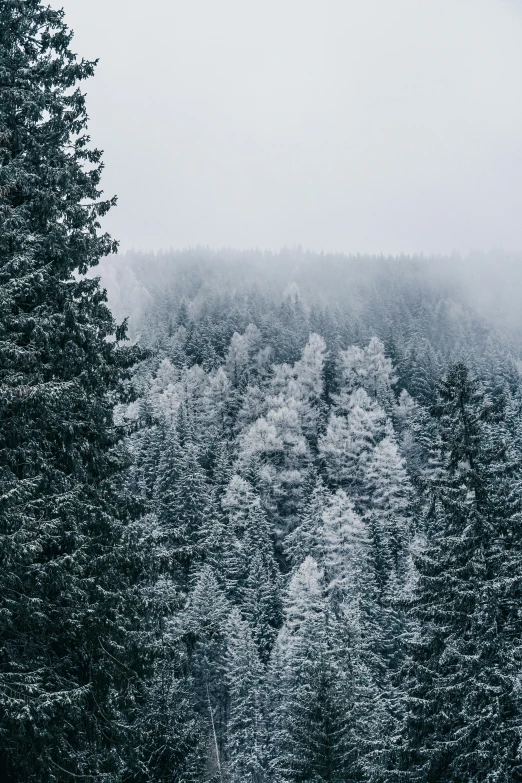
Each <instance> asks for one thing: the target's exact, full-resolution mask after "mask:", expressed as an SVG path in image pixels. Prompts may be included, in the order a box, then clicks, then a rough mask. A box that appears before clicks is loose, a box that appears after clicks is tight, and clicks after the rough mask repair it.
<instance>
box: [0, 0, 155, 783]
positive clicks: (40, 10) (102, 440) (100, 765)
mask: <svg viewBox="0 0 522 783" xmlns="http://www.w3.org/2000/svg"><path fill="white" fill-rule="evenodd" d="M71 37H72V34H71V32H70V31H69V30H68V29H67V27H66V25H65V24H64V21H63V12H62V11H55V10H52V9H51V8H50V7H48V6H46V5H44V4H43V3H41V2H39V0H24V1H22V0H6V2H3V3H2V4H1V5H0V88H1V96H2V97H1V100H0V161H1V165H0V387H1V401H2V402H1V406H0V419H1V422H0V497H1V503H0V563H1V567H0V593H1V599H0V601H1V611H0V638H1V640H2V652H1V653H0V736H1V738H2V739H1V745H2V752H1V754H0V756H1V757H0V777H1V778H2V780H4V781H13V783H14V781H16V782H17V783H23V782H24V781H42V782H45V781H50V780H62V779H63V780H65V779H67V780H69V779H73V777H74V776H75V775H76V776H80V777H81V776H84V775H88V776H91V777H92V778H95V777H100V778H101V777H102V776H111V775H112V776H113V779H116V778H117V777H118V776H119V775H120V774H123V773H124V772H125V770H126V769H128V766H129V764H130V761H129V757H130V756H132V752H131V751H130V745H132V739H131V736H132V729H131V726H132V723H133V721H134V718H133V714H134V711H135V709H137V707H138V705H139V701H140V698H141V697H140V693H141V686H140V680H141V676H142V674H143V672H144V671H145V669H144V659H143V656H142V654H141V652H140V646H139V643H138V635H137V630H138V627H139V624H140V617H141V616H142V604H141V600H140V596H139V593H138V592H137V591H135V588H134V586H135V585H136V583H137V581H138V580H139V579H140V578H141V576H142V572H143V566H144V553H143V551H140V550H139V549H138V546H137V544H136V543H135V540H136V537H137V536H138V535H139V531H138V529H137V527H136V526H132V525H130V524H129V520H130V515H131V513H132V514H133V513H134V510H133V508H132V506H133V503H132V501H131V502H129V503H127V502H126V501H125V500H124V499H123V497H122V495H121V493H120V492H119V487H118V486H117V485H118V484H119V483H121V470H122V468H123V467H124V466H125V463H126V457H125V455H124V453H123V451H122V449H121V448H119V447H118V446H117V444H118V441H119V438H120V433H119V431H118V430H117V429H116V428H115V426H114V423H113V404H114V402H116V401H117V400H118V398H119V396H120V392H121V391H122V382H123V379H124V376H125V372H126V368H128V367H129V366H130V365H131V364H132V363H133V362H134V360H135V358H136V357H137V355H138V354H137V351H135V350H132V349H125V348H123V347H122V346H121V340H122V339H123V338H124V337H125V326H124V325H123V326H121V327H116V325H115V323H114V321H113V318H112V315H111V313H110V311H109V310H108V308H107V306H106V304H105V302H106V297H105V292H104V291H102V290H101V289H100V286H99V281H98V279H97V278H89V279H88V278H86V277H85V273H86V272H87V271H88V270H89V269H90V268H91V267H93V266H95V265H96V264H97V263H98V261H99V259H100V258H101V257H102V256H105V255H106V254H107V253H110V252H112V251H114V250H115V248H116V244H115V242H114V241H113V240H112V239H111V238H110V237H109V236H108V235H106V234H101V233H100V232H99V227H100V226H99V219H100V218H101V217H102V216H103V215H104V214H105V213H106V212H107V210H108V209H109V208H110V206H111V205H112V204H113V203H114V200H102V198H101V191H100V189H99V183H100V176H101V170H102V163H101V153H100V152H99V151H98V150H94V149H92V148H91V147H90V146H89V139H88V136H87V135H86V132H85V129H86V124H87V113H86V107H85V97H84V95H83V93H82V91H81V89H80V86H79V83H80V82H82V81H83V80H85V79H86V78H88V77H90V76H91V75H92V73H93V70H94V65H95V64H94V63H92V62H87V61H84V60H81V61H80V60H78V59H77V58H76V57H75V55H73V54H72V52H71V49H70V42H71ZM111 337H113V338H114V337H115V338H116V340H114V339H112V340H111V339H108V338H111ZM127 750H129V753H127Z"/></svg>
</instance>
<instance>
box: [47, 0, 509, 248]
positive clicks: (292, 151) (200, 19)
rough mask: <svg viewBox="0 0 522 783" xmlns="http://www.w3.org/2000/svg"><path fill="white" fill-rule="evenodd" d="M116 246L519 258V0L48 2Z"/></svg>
mask: <svg viewBox="0 0 522 783" xmlns="http://www.w3.org/2000/svg"><path fill="white" fill-rule="evenodd" d="M52 2H53V5H54V6H56V7H64V8H65V10H66V15H67V20H68V22H69V24H70V26H71V27H72V28H73V29H74V31H75V39H74V46H73V48H74V49H75V50H76V51H77V52H78V53H79V54H81V55H83V56H85V57H88V58H95V57H99V58H100V64H99V66H98V70H97V75H96V77H95V78H94V79H92V80H91V81H90V82H89V83H87V85H86V90H87V93H88V107H89V113H90V117H91V122H90V131H91V134H92V137H93V141H94V142H95V143H96V145H97V146H99V147H101V148H102V149H104V150H105V155H104V160H105V164H106V171H105V177H104V185H105V191H106V193H107V194H108V195H112V193H117V194H118V196H119V205H118V207H117V208H116V209H115V210H113V212H112V213H111V215H110V216H108V218H107V219H106V221H105V226H106V227H107V228H108V229H109V230H110V231H111V232H112V233H113V234H114V235H115V236H116V237H118V238H119V239H120V240H121V245H122V249H128V248H131V247H135V248H142V249H160V248H169V247H175V248H179V247H186V246H189V245H210V246H213V247H223V246H227V247H237V248H250V247H258V248H269V249H279V248H280V247H282V246H285V245H286V246H294V245H298V244H301V245H302V246H303V247H305V248H310V249H314V250H321V249H324V250H334V251H344V252H348V253H350V252H368V251H370V252H374V251H379V252H380V251H383V252H393V253H397V252H402V251H404V252H413V251H425V252H436V251H443V252H450V251H452V250H454V249H456V250H460V251H462V252H466V251H468V250H469V249H472V248H473V249H483V250H489V249H491V248H492V247H496V246H501V247H504V248H506V249H522V195H521V194H522V0H357V1H355V0H148V1H147V2H146V3H144V2H143V0H139V1H138V0H62V2H59V0H52Z"/></svg>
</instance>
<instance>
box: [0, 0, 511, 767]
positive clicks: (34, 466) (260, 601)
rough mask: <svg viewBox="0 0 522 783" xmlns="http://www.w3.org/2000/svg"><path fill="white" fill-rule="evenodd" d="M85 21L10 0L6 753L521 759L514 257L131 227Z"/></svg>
mask: <svg viewBox="0 0 522 783" xmlns="http://www.w3.org/2000/svg"><path fill="white" fill-rule="evenodd" d="M71 39H72V33H71V32H70V30H68V28H67V26H66V24H65V22H64V14H63V12H62V11H56V10H53V9H52V8H51V7H48V6H47V5H45V4H43V3H41V2H40V0H4V2H3V3H0V89H1V99H0V780H1V781H2V783H3V781H6V783H65V782H66V781H72V780H87V781H96V782H97V783H348V782H349V781H350V782H351V781H358V782H359V783H380V782H381V781H382V783H384V782H386V783H388V782H389V781H401V783H402V782H403V781H411V783H414V782H415V783H439V782H440V783H457V782H458V783H460V782H462V783H512V781H513V782H514V781H522V746H521V731H522V703H521V690H522V689H521V674H522V650H521V645H522V611H521V606H522V551H521V550H522V514H521V511H522V509H521V499H522V485H521V479H522V418H521V413H522V392H521V377H520V368H521V358H522V357H521V349H522V339H521V335H520V329H519V326H518V318H517V307H516V303H517V301H518V300H517V286H516V283H517V280H518V277H517V274H518V273H516V274H515V271H514V270H515V267H514V264H515V263H516V259H514V258H509V257H501V255H500V254H499V255H498V257H496V256H495V255H493V256H491V258H489V259H488V258H480V257H470V258H468V259H464V260H463V261H462V260H459V259H457V258H448V259H423V258H417V259H415V258H397V259H393V258H388V259H386V258H365V257H354V258H345V257H342V256H323V255H314V254H310V253H305V252H303V251H301V250H292V251H290V250H286V251H282V252H281V253H280V254H267V253H257V252H246V253H239V252H232V251H226V252H225V251H224V252H217V251H216V252H213V251H209V250H198V249H194V250H190V251H180V252H178V253H165V254H162V255H156V256H154V255H147V254H138V253H129V254H126V255H124V256H122V257H119V258H117V259H114V258H112V257H110V254H112V253H114V252H115V251H116V249H117V243H116V242H115V241H114V240H113V239H112V238H111V237H110V236H109V235H107V234H105V233H103V231H102V228H101V223H102V219H103V217H104V216H105V214H106V213H107V212H108V210H109V209H110V208H111V207H112V206H114V204H115V199H111V198H108V199H106V198H104V197H103V191H102V190H101V185H100V183H101V174H102V159H101V153H100V151H99V150H97V149H95V148H93V147H92V146H91V143H90V138H89V136H88V134H87V120H88V117H87V109H86V102H85V95H84V93H83V82H84V81H85V80H86V79H88V78H89V77H90V76H91V75H92V74H93V72H94V67H95V63H94V62H89V61H85V60H81V59H79V58H78V57H76V55H74V54H73V52H72V51H71V48H70V47H71ZM99 262H101V265H100V266H98V265H99ZM488 264H489V265H490V266H489V269H490V273H489V278H488V279H489V280H490V281H491V285H490V286H486V287H484V286H483V285H481V275H482V276H483V270H484V269H485V268H488ZM499 264H501V265H502V269H503V270H504V274H503V275H501V276H497V277H495V276H494V275H492V274H491V268H492V266H491V265H493V266H494V265H497V268H498V265H499ZM484 265H485V266H484ZM481 270H482V271H481ZM98 271H99V272H101V275H102V282H100V278H99V277H98V276H97V272H98ZM104 286H107V291H108V294H107V292H106V291H105V288H104ZM111 308H112V310H111ZM127 317H129V319H130V320H129V322H128V323H127V322H126V320H125V319H126V318H127ZM129 338H130V339H129Z"/></svg>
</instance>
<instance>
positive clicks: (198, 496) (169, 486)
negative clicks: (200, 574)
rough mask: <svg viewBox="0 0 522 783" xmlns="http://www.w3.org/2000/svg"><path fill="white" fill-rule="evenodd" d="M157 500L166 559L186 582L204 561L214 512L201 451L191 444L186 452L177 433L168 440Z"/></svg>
mask: <svg viewBox="0 0 522 783" xmlns="http://www.w3.org/2000/svg"><path fill="white" fill-rule="evenodd" d="M154 496H155V511H156V515H157V518H158V535H160V536H161V538H162V540H163V541H164V547H163V553H164V557H165V558H167V559H169V560H171V562H172V564H173V568H174V573H175V574H177V577H178V578H180V579H181V580H182V581H183V580H186V579H187V578H188V576H189V573H190V571H191V568H192V567H193V566H194V565H195V564H196V563H197V562H198V561H200V560H201V558H202V557H203V554H204V538H205V527H206V526H207V525H209V524H210V521H211V520H212V517H213V509H212V497H211V495H210V494H209V491H208V486H207V482H206V477H205V474H204V472H203V470H202V468H201V466H200V463H199V454H198V448H197V446H196V445H195V444H194V443H192V442H190V441H187V442H186V443H185V445H184V447H183V448H182V447H181V444H180V442H179V435H178V431H177V430H176V429H172V428H171V429H170V431H169V432H168V433H167V435H166V437H165V442H164V448H163V454H162V456H161V459H160V462H159V464H158V472H157V478H156V483H155V486H154Z"/></svg>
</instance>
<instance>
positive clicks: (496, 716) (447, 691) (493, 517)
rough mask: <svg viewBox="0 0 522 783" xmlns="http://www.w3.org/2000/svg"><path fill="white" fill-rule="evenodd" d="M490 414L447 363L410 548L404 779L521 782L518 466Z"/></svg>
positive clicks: (471, 384)
mask: <svg viewBox="0 0 522 783" xmlns="http://www.w3.org/2000/svg"><path fill="white" fill-rule="evenodd" d="M494 413H495V412H494V408H492V406H491V405H490V404H489V402H488V400H487V398H484V397H483V395H482V394H481V392H480V389H479V388H478V385H477V383H476V382H475V381H473V380H472V379H471V378H470V377H469V373H468V371H467V369H466V367H465V366H463V365H456V366H454V367H453V368H452V369H451V370H450V372H449V373H448V376H447V377H446V379H445V380H444V381H443V382H442V383H441V384H440V387H439V401H438V404H437V405H436V406H435V408H434V411H433V414H434V417H435V422H436V447H437V448H438V450H439V452H440V454H441V461H442V470H441V472H440V474H439V475H438V476H435V478H434V479H432V481H431V486H430V491H429V501H430V505H429V507H428V508H429V517H430V518H429V525H428V528H427V529H428V532H429V534H428V541H427V544H426V546H425V547H424V548H423V549H421V550H420V552H418V553H416V554H415V555H414V564H415V567H416V570H417V580H416V584H415V587H414V592H413V598H412V602H411V611H412V618H413V620H414V621H415V622H416V627H417V631H416V633H415V635H414V636H413V637H412V639H411V641H410V643H409V645H408V653H409V656H410V659H411V663H410V666H409V670H408V682H407V684H408V702H407V714H406V728H405V733H404V738H403V743H404V744H403V749H402V753H401V755H400V758H401V768H402V769H403V770H404V773H403V774H402V775H401V778H407V779H412V780H423V781H435V780H436V781H448V782H449V781H455V780H466V781H469V782H470V783H485V782H486V781H487V782H488V783H490V782H491V781H516V780H521V779H522V767H521V764H520V750H519V742H520V739H519V738H520V723H521V718H520V697H519V689H518V682H519V672H520V664H521V661H520V658H521V654H520V653H521V651H520V639H521V632H522V628H521V620H520V611H519V606H520V601H521V598H522V595H521V591H522V565H521V563H522V558H521V534H520V521H519V520H520V467H519V463H518V461H517V460H514V459H513V456H512V454H511V453H510V449H509V447H508V446H507V441H506V438H505V435H504V425H503V422H502V420H499V417H498V416H495V415H494Z"/></svg>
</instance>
